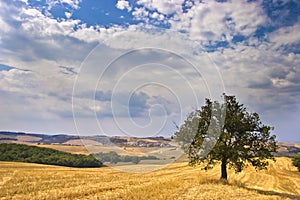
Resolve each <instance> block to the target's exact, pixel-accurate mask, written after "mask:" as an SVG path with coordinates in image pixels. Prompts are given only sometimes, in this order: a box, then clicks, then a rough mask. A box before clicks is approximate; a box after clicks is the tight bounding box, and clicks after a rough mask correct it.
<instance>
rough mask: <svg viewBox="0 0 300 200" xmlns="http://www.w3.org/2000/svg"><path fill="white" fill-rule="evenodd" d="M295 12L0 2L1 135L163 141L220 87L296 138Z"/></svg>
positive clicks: (236, 1)
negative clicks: (154, 138) (25, 133)
mask: <svg viewBox="0 0 300 200" xmlns="http://www.w3.org/2000/svg"><path fill="white" fill-rule="evenodd" d="M299 13H300V2H299V1H293V0H282V1H280V0H273V1H266V0H265V1H263V0H260V1H240V0H232V1H191V0H170V1H162V0H136V1H127V0H101V1H92V0H53V1H52V0H40V1H30V0H20V1H17V0H15V1H11V0H3V1H1V2H0V77H1V78H0V95H1V101H0V115H1V119H2V120H1V122H0V129H1V130H12V131H28V132H43V133H50V134H52V133H70V134H76V133H77V132H79V133H80V134H103V133H105V134H127V135H128V134H129V135H133V136H152V135H157V134H158V135H165V136H170V135H172V134H173V132H174V130H175V127H174V125H173V122H176V123H178V124H180V122H182V120H183V119H184V117H185V115H186V114H187V113H188V112H190V111H192V110H193V109H195V108H198V107H200V106H201V105H202V103H203V100H204V98H205V97H211V98H212V99H215V98H218V97H220V95H221V94H222V92H224V91H225V92H226V93H228V94H233V95H236V96H237V98H238V99H239V100H240V102H241V103H243V104H244V105H245V106H246V107H247V108H248V109H249V110H250V111H255V112H258V113H259V114H260V116H261V119H262V121H263V122H265V123H266V124H269V125H272V126H274V127H275V131H274V133H276V135H277V138H278V140H281V141H298V142H300V123H299V121H300V100H299V99H300V72H299V71H300V55H299V53H300V46H299V45H300V36H299V32H300V23H299V22H300V18H299ZM74 117H75V119H74ZM74 122H75V123H74Z"/></svg>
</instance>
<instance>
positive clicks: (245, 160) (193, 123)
mask: <svg viewBox="0 0 300 200" xmlns="http://www.w3.org/2000/svg"><path fill="white" fill-rule="evenodd" d="M224 101H225V103H224V104H220V103H219V102H216V101H215V102H212V101H211V100H209V99H206V102H205V105H204V106H202V107H201V109H199V110H196V111H194V112H192V113H190V114H189V115H188V117H187V119H186V120H185V121H184V123H183V124H182V125H181V126H180V127H178V131H177V132H175V134H174V139H175V140H176V141H178V142H179V143H180V144H181V147H182V148H183V150H184V151H185V153H186V154H187V155H188V158H189V163H190V164H191V165H196V164H201V163H204V164H205V165H204V166H205V167H204V168H203V169H205V170H207V169H210V168H212V167H213V166H215V165H216V164H217V163H221V178H222V179H227V165H229V167H231V168H234V169H235V171H236V172H240V171H242V170H243V168H244V167H245V166H247V165H249V164H251V165H252V166H254V167H255V168H257V169H265V168H266V167H267V166H268V164H269V163H268V159H272V160H275V158H274V155H273V153H274V152H276V151H277V148H278V147H277V142H276V140H275V135H271V130H272V129H273V128H272V127H270V126H267V125H264V124H263V123H262V122H261V120H260V118H259V115H258V114H257V113H255V112H254V113H251V112H248V111H247V110H246V108H245V107H244V105H243V104H240V103H239V102H238V101H237V99H236V97H235V96H227V95H225V94H224Z"/></svg>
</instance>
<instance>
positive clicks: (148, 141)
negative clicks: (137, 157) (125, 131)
mask: <svg viewBox="0 0 300 200" xmlns="http://www.w3.org/2000/svg"><path fill="white" fill-rule="evenodd" d="M1 143H25V144H46V145H51V144H59V145H69V146H84V145H90V146H109V145H110V144H112V143H113V144H114V145H117V146H120V147H124V148H126V147H135V148H139V147H142V148H151V147H154V148H161V147H167V148H168V147H171V148H172V147H178V144H177V143H175V142H174V141H172V140H171V139H170V138H164V137H162V136H158V137H145V138H136V137H129V136H110V137H109V136H105V135H93V136H83V137H79V136H76V135H66V134H56V135H47V134H35V133H24V132H9V131H0V144H1ZM278 144H279V147H280V148H279V152H278V153H276V156H279V157H291V156H293V155H295V154H298V153H300V143H291V142H279V143H278Z"/></svg>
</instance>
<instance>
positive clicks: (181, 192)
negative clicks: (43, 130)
mask: <svg viewBox="0 0 300 200" xmlns="http://www.w3.org/2000/svg"><path fill="white" fill-rule="evenodd" d="M142 167H143V166H142ZM144 167H147V166H144ZM219 176H220V172H219V167H216V168H214V169H212V170H210V171H208V172H205V171H201V170H200V167H190V166H188V165H187V163H186V162H180V163H174V164H171V165H169V166H167V167H165V168H163V169H161V170H157V171H154V172H149V173H146V174H133V173H126V172H120V171H117V170H115V169H113V168H110V167H103V168H88V169H82V168H81V169H80V168H79V169H78V168H68V167H57V166H48V165H39V164H29V163H13V162H0V199H101V200H102V199H248V200H249V199H300V172H297V170H296V168H295V167H293V166H292V163H291V160H290V159H288V158H277V162H276V163H271V165H270V167H269V169H268V170H264V171H258V172H256V171H255V170H254V169H253V168H250V167H249V168H247V169H245V170H244V171H243V172H242V173H239V174H235V173H234V172H233V171H231V170H229V183H228V184H226V183H224V182H221V181H219Z"/></svg>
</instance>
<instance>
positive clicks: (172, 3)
mask: <svg viewBox="0 0 300 200" xmlns="http://www.w3.org/2000/svg"><path fill="white" fill-rule="evenodd" d="M183 2H184V0H169V1H161V0H138V1H137V4H139V5H143V6H144V7H145V8H147V9H150V10H157V11H158V12H159V13H162V14H165V15H169V14H173V13H179V12H181V11H182V4H183Z"/></svg>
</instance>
